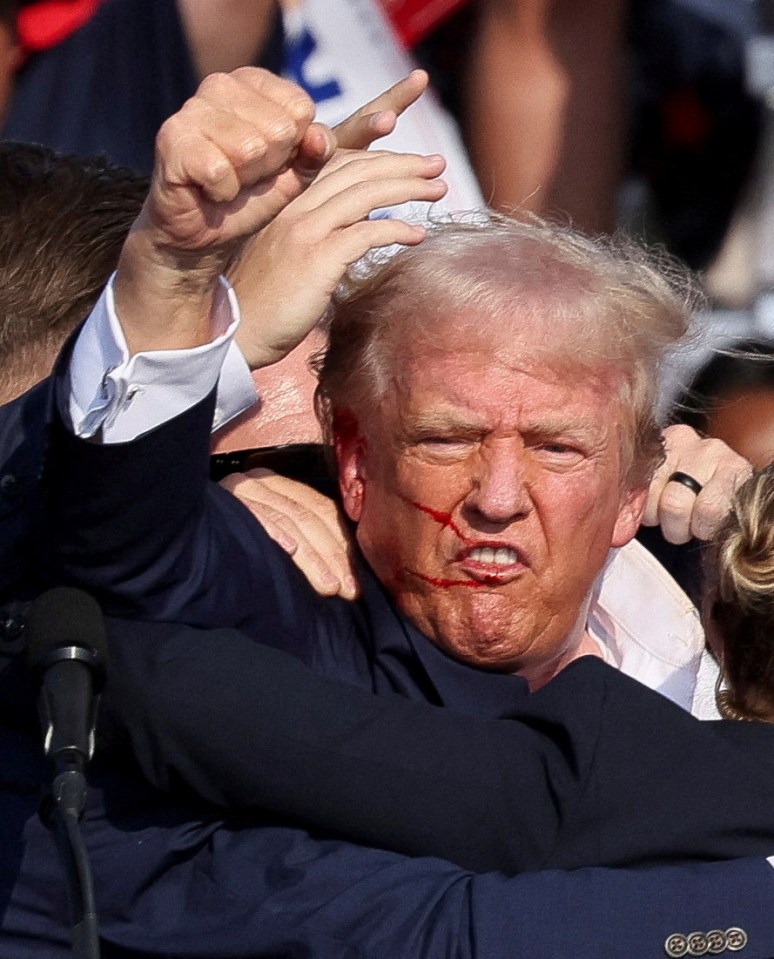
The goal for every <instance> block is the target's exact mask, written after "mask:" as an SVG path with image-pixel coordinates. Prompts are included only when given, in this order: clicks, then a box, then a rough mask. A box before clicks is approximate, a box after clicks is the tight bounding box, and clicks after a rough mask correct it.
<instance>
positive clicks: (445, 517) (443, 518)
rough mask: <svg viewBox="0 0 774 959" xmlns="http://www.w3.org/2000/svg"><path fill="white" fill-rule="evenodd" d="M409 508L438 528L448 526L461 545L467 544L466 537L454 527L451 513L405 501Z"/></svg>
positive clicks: (412, 501)
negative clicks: (425, 514)
mask: <svg viewBox="0 0 774 959" xmlns="http://www.w3.org/2000/svg"><path fill="white" fill-rule="evenodd" d="M406 502H407V503H409V504H410V505H411V506H413V507H414V508H415V509H418V510H420V511H421V512H423V513H427V515H428V516H429V517H430V518H431V519H434V520H435V521H436V523H438V524H439V525H440V526H448V528H449V529H450V530H451V531H452V532H453V533H454V534H455V535H456V536H457V537H459V539H460V540H462V542H463V543H467V542H469V540H468V539H467V537H466V536H463V535H462V531H461V530H460V529H459V527H458V526H457V525H456V523H455V522H454V520H453V519H452V517H451V513H445V512H442V511H441V510H439V509H433V507H432V506H424V505H423V504H422V503H415V502H414V500H406Z"/></svg>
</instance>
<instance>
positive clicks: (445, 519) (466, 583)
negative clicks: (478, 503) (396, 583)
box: [406, 499, 497, 589]
mask: <svg viewBox="0 0 774 959" xmlns="http://www.w3.org/2000/svg"><path fill="white" fill-rule="evenodd" d="M406 502H407V503H409V504H410V505H411V506H413V507H414V508H415V509H418V510H420V511H421V512H422V513H426V514H427V515H428V516H429V517H430V518H431V519H434V520H435V521H436V523H438V524H439V525H440V526H443V527H447V528H448V529H450V530H451V531H452V532H453V533H454V534H455V535H456V536H457V537H458V538H459V539H460V540H461V541H462V542H463V543H467V542H469V540H468V539H467V537H466V536H463V534H462V531H461V530H460V529H459V527H458V526H457V525H456V524H455V522H454V520H453V519H452V517H451V513H446V512H443V511H442V510H439V509H433V507H432V506H425V505H424V504H423V503H417V502H415V501H414V500H409V499H407V500H406ZM406 572H407V573H408V574H409V575H410V576H416V578H417V579H421V580H422V581H423V582H425V583H429V584H430V585H431V586H435V587H436V588H437V589H456V588H458V587H460V586H462V587H464V588H466V589H480V588H481V587H482V586H487V585H489V583H487V582H486V581H484V582H482V581H480V580H474V579H436V578H435V577H434V576H425V575H424V574H423V573H418V572H417V571H416V570H413V569H408V568H407V569H406ZM496 582H497V580H496V579H495V578H494V577H493V578H492V583H493V584H496Z"/></svg>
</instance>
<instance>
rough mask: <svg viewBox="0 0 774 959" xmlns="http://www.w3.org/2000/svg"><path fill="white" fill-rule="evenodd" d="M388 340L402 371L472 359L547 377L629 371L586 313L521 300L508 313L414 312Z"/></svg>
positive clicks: (485, 366) (617, 374)
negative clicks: (571, 314) (573, 312)
mask: <svg viewBox="0 0 774 959" xmlns="http://www.w3.org/2000/svg"><path fill="white" fill-rule="evenodd" d="M389 339H390V340H391V342H389V344H388V351H389V353H391V354H392V355H393V359H394V368H395V369H396V370H397V371H400V370H405V371H407V372H408V371H410V370H412V371H413V370H416V369H417V368H419V369H421V367H422V366H423V365H424V364H426V363H428V362H430V361H435V362H441V361H443V360H444V359H447V360H448V359H450V358H451V359H453V358H455V357H457V358H469V359H470V360H471V361H475V362H476V363H477V364H478V365H479V366H480V368H481V371H482V374H483V373H486V371H487V370H489V369H491V370H495V369H500V370H508V369H511V370H514V371H518V372H523V371H525V370H537V371H539V372H540V373H541V375H543V374H544V375H545V376H546V377H547V378H548V377H551V376H555V377H562V378H564V377H569V378H573V377H587V376H589V375H595V376H601V375H604V376H605V377H608V376H615V377H616V378H617V379H618V378H620V376H621V375H622V374H623V373H624V372H625V365H626V364H625V363H624V362H623V359H622V357H621V355H620V352H619V350H618V349H617V348H616V346H615V344H614V343H611V342H609V341H610V335H609V330H607V329H600V328H599V325H598V324H596V323H594V322H593V321H592V320H588V321H587V320H586V318H584V317H583V316H582V315H580V314H576V315H574V316H572V317H571V316H569V315H568V311H567V310H561V309H558V310H555V311H551V310H550V308H548V307H547V305H546V304H545V303H540V302H535V303H532V302H522V303H520V304H519V305H518V307H515V308H513V309H511V310H509V311H507V312H503V313H500V314H495V315H493V314H491V313H489V312H486V311H482V310H478V309H467V310H458V311H454V310H448V311H445V312H443V314H441V313H440V311H438V312H436V313H435V315H432V314H431V315H429V316H428V315H422V314H421V313H419V312H418V313H417V314H415V316H414V318H413V321H412V320H411V319H409V322H407V323H403V324H399V325H398V326H397V327H396V329H395V330H394V331H393V332H392V334H391V335H390V337H389Z"/></svg>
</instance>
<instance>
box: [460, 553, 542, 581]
mask: <svg viewBox="0 0 774 959" xmlns="http://www.w3.org/2000/svg"><path fill="white" fill-rule="evenodd" d="M457 564H458V567H459V568H460V569H461V570H462V572H463V573H464V574H465V575H466V576H468V577H470V579H472V580H474V581H476V582H480V583H486V584H488V585H499V584H503V583H508V582H510V581H511V580H513V579H515V578H516V577H517V576H518V575H520V574H521V573H522V572H523V571H524V569H525V568H526V567H527V565H528V563H527V560H526V557H525V556H524V555H523V554H522V553H521V552H520V551H519V550H517V549H515V548H514V547H513V546H501V545H497V544H494V543H493V544H491V545H480V546H470V547H468V548H467V549H466V550H464V552H463V553H462V554H461V555H460V556H459V558H458V560H457Z"/></svg>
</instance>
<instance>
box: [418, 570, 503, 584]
mask: <svg viewBox="0 0 774 959" xmlns="http://www.w3.org/2000/svg"><path fill="white" fill-rule="evenodd" d="M406 572H407V573H409V574H410V575H411V576H416V578H417V579H421V580H422V581H423V582H425V583H429V584H430V585H431V586H436V587H437V588H438V589H454V588H456V587H458V586H465V587H468V588H470V589H480V588H481V587H482V586H489V585H491V584H490V583H488V582H481V581H479V580H477V579H436V578H435V577H434V576H425V575H424V574H423V573H417V572H416V570H413V569H406ZM492 584H494V585H496V584H497V581H496V580H495V579H494V577H493V578H492Z"/></svg>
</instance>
